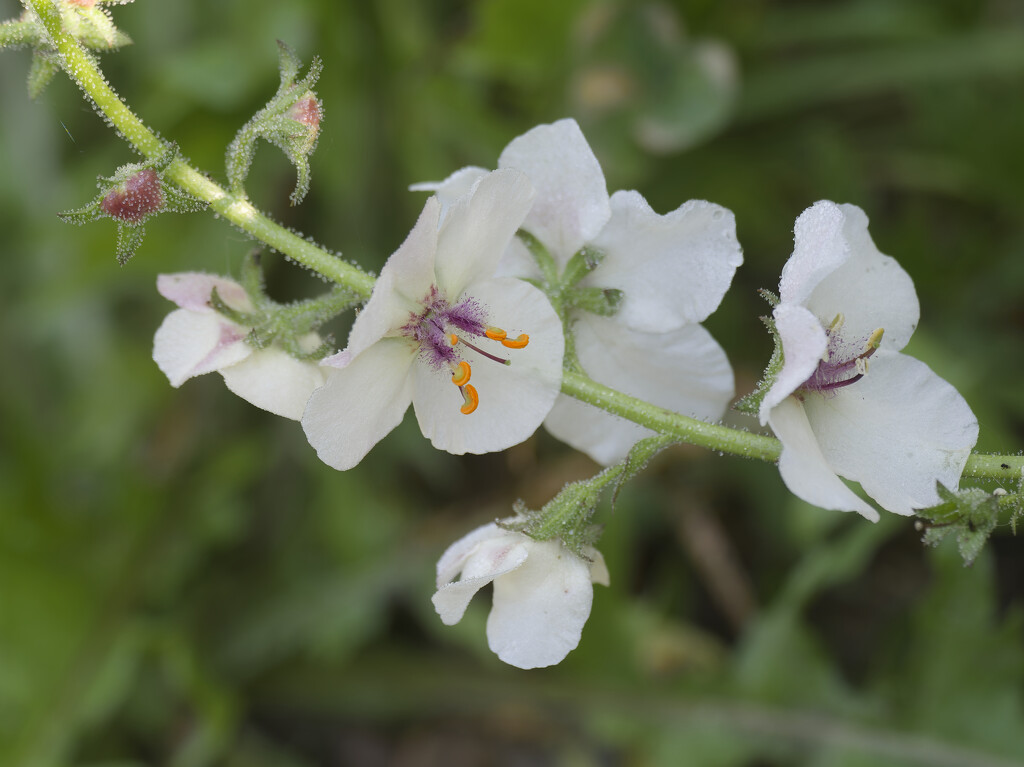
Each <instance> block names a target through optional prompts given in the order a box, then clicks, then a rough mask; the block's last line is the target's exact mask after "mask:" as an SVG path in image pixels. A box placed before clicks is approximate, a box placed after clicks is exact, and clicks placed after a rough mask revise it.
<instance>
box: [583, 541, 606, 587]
mask: <svg viewBox="0 0 1024 767" xmlns="http://www.w3.org/2000/svg"><path fill="white" fill-rule="evenodd" d="M585 553H586V555H587V556H588V557H589V558H590V580H591V581H592V582H593V583H600V584H601V585H602V586H607V585H609V584H610V583H611V576H610V575H609V574H608V565H606V564H605V563H604V555H602V554H601V552H600V551H598V550H597V549H594V548H593V547H590V546H588V547H587V548H586V550H585Z"/></svg>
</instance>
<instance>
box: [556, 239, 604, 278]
mask: <svg viewBox="0 0 1024 767" xmlns="http://www.w3.org/2000/svg"><path fill="white" fill-rule="evenodd" d="M604 256H605V254H604V252H602V251H600V250H596V249H594V248H591V247H590V246H589V245H587V246H584V247H582V248H580V249H579V250H578V251H576V253H574V254H573V257H572V258H570V259H569V263H568V264H566V265H565V271H563V272H562V287H566V288H568V287H571V286H573V285H575V284H576V283H577V282H579V281H580V280H581V279H583V278H584V277H586V276H587V275H588V274H590V273H591V272H592V271H594V269H596V268H597V267H598V265H599V264H600V263H601V262H602V261H604Z"/></svg>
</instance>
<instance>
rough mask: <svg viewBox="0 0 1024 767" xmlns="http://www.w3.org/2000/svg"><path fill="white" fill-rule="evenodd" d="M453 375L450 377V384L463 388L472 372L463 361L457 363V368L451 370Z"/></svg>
mask: <svg viewBox="0 0 1024 767" xmlns="http://www.w3.org/2000/svg"><path fill="white" fill-rule="evenodd" d="M453 372H454V373H455V375H453V376H452V383H453V384H455V385H456V386H465V385H466V384H468V383H469V376H470V375H471V374H472V371H471V370H470V368H469V363H468V362H466V361H465V360H462V361H460V362H459V364H458V365H457V366H455V367H454V368H453Z"/></svg>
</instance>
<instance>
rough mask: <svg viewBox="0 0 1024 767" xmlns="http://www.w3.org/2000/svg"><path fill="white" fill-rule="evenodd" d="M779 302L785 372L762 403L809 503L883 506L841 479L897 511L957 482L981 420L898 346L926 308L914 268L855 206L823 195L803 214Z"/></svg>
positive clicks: (871, 512)
mask: <svg viewBox="0 0 1024 767" xmlns="http://www.w3.org/2000/svg"><path fill="white" fill-rule="evenodd" d="M794 234H795V245H794V249H793V255H792V256H791V257H790V259H789V261H788V262H787V263H786V266H785V267H784V268H783V270H782V279H781V280H780V282H779V294H780V298H781V301H780V303H779V304H778V306H776V307H775V310H774V312H773V315H774V319H775V325H776V329H777V332H778V335H779V338H780V339H781V342H782V352H783V356H784V361H783V365H782V368H781V370H779V372H778V375H777V377H776V379H775V381H774V383H773V384H772V385H771V387H770V388H769V389H768V391H767V392H766V394H765V397H764V400H763V401H762V403H761V408H760V417H761V423H762V425H763V424H765V423H768V424H770V425H771V427H772V429H773V430H774V431H775V433H776V435H778V437H779V439H780V440H781V442H782V456H781V458H780V459H779V471H780V472H781V474H782V479H783V481H784V482H785V483H786V486H787V487H788V488H789V489H790V490H791V491H792V492H793V493H795V494H796V495H798V496H799V497H801V498H803V499H804V500H805V501H807V502H809V503H813V504H814V505H816V506H821V507H823V508H827V509H836V510H839V511H856V512H859V513H861V514H863V515H864V516H865V517H867V518H868V519H871V520H877V519H878V512H877V511H875V509H873V508H872V507H871V506H870V505H869V504H867V503H865V502H864V501H863V500H861V498H859V497H858V496H857V495H856V494H854V493H853V491H851V490H850V488H848V487H847V486H846V485H845V484H843V482H842V481H841V480H840V479H839V477H840V476H841V477H845V478H846V479H850V480H853V481H855V482H859V483H860V484H861V486H862V487H863V488H864V490H865V492H867V494H868V495H869V496H871V497H872V498H873V499H874V500H875V501H876V502H877V503H878V504H879V505H880V506H881V507H882V508H884V509H887V510H888V511H892V512H895V513H897V514H911V513H913V510H914V509H919V508H924V507H927V506H933V505H935V504H937V503H939V502H940V499H939V497H938V494H937V493H936V490H935V483H936V481H939V482H942V484H943V485H945V486H946V487H948V488H950V489H955V488H956V487H957V485H958V483H959V480H960V475H961V473H962V472H963V468H964V464H965V463H966V462H967V457H968V456H969V455H970V452H971V448H972V447H973V446H974V443H975V442H976V441H977V439H978V421H977V419H976V418H975V417H974V414H973V413H972V412H971V409H970V407H969V406H968V405H967V403H966V402H965V401H964V399H963V397H961V396H960V394H959V393H957V391H956V389H954V388H953V387H952V386H951V385H950V384H949V383H947V382H946V381H944V380H943V379H942V378H939V376H937V375H936V374H935V373H933V372H932V370H931V369H930V368H929V367H928V366H927V365H925V364H924V363H923V362H920V361H918V360H916V359H914V358H912V357H908V356H906V355H904V354H900V349H902V348H903V347H904V346H906V344H907V342H908V341H909V340H910V336H911V334H912V333H913V332H914V329H915V328H916V327H917V321H918V316H919V314H920V309H919V306H918V302H917V294H916V293H915V292H914V285H913V283H912V282H911V280H910V276H909V275H908V274H907V273H906V272H905V271H903V269H902V268H901V267H900V266H899V264H897V263H896V261H895V260H894V259H893V258H891V257H889V256H886V255H883V254H882V253H880V252H879V251H878V249H877V248H876V247H875V244H874V242H872V240H871V237H870V236H869V235H868V219H867V216H865V215H864V211H862V210H861V209H860V208H858V207H856V206H855V205H836V204H835V203H832V202H818V203H815V204H814V205H813V206H812V207H810V208H808V209H807V210H805V211H804V212H803V213H802V214H801V215H800V217H799V218H798V219H797V221H796V227H795V231H794Z"/></svg>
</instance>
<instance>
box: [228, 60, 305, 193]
mask: <svg viewBox="0 0 1024 767" xmlns="http://www.w3.org/2000/svg"><path fill="white" fill-rule="evenodd" d="M277 44H278V46H279V49H280V51H279V53H280V60H279V63H278V66H279V68H280V72H281V84H280V86H279V87H278V89H277V93H276V94H275V95H274V97H273V98H272V99H271V100H270V101H268V102H267V105H266V106H265V107H263V108H262V109H261V110H260V111H258V112H257V113H256V114H255V115H253V118H252V119H251V120H249V122H247V123H246V124H245V125H244V126H242V128H241V130H239V131H238V133H237V134H236V135H235V138H234V140H232V142H231V144H230V145H229V146H228V152H227V160H226V162H227V174H228V181H229V183H230V184H231V190H232V192H233V193H235V194H237V195H240V196H245V179H246V177H247V176H248V175H249V168H250V167H251V165H252V160H253V156H254V155H255V152H256V141H257V140H258V139H261V138H262V139H264V140H265V141H269V142H270V143H271V144H274V145H275V146H277V147H278V148H279V149H280V150H281V151H282V152H284V154H285V156H286V157H287V158H288V161H289V162H291V164H292V165H293V166H295V172H296V174H297V179H296V183H295V189H294V191H293V192H292V193H291V195H290V196H289V200H290V201H291V204H292V205H298V204H299V203H300V202H302V199H303V198H304V197H305V196H306V193H307V192H308V191H309V184H310V169H309V157H310V155H311V154H312V153H313V150H314V149H316V142H317V139H318V138H319V136H320V122H321V121H322V120H323V106H322V105H321V103H320V100H319V99H318V98H317V96H316V93H315V91H314V90H313V86H314V85H315V84H316V81H317V78H319V77H320V71H321V69H322V68H323V64H322V62H321V61H320V59H319V58H318V57H314V58H313V60H312V62H311V63H310V65H309V70H308V71H307V72H306V76H305V77H303V78H301V79H298V80H297V79H296V78H297V77H298V74H299V68H300V62H299V59H298V57H296V55H295V52H294V51H292V49H291V48H289V47H288V46H287V45H285V44H284V43H282V42H281V41H280V40H278V43H277Z"/></svg>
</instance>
